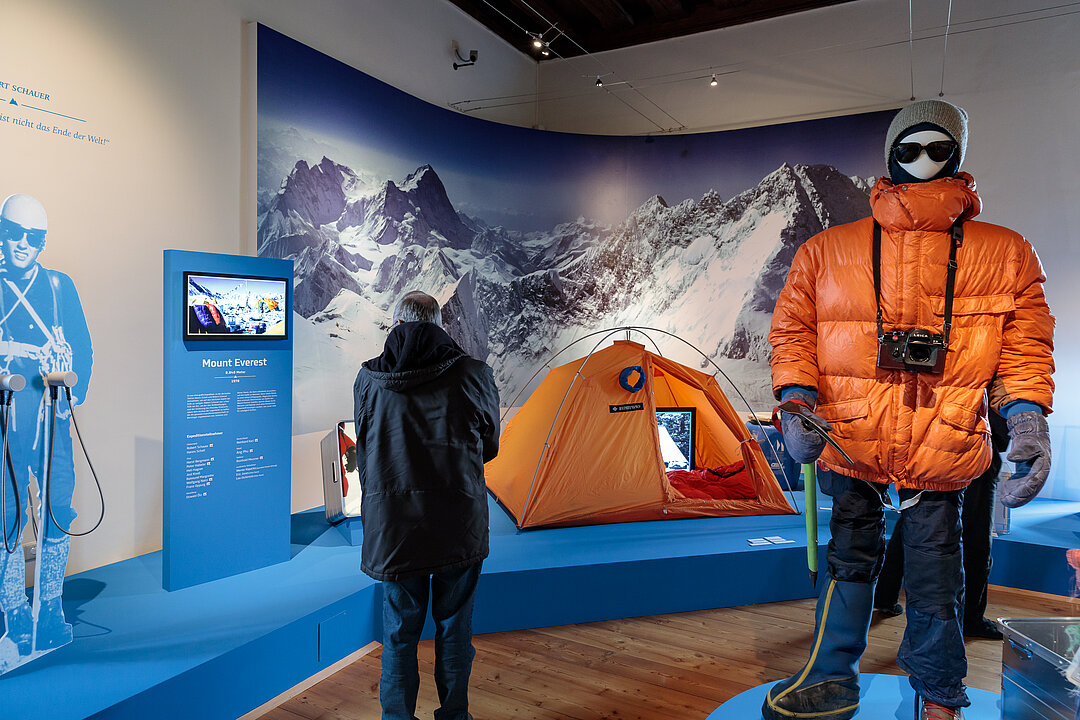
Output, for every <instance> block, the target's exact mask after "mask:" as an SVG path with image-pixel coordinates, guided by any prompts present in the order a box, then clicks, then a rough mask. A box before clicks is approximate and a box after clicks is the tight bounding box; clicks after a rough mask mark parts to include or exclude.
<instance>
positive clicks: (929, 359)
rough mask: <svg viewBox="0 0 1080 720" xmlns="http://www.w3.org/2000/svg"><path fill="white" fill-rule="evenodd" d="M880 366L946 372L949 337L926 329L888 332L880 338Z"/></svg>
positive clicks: (878, 359)
mask: <svg viewBox="0 0 1080 720" xmlns="http://www.w3.org/2000/svg"><path fill="white" fill-rule="evenodd" d="M877 366H878V367H879V368H883V369H885V370H907V371H908V372H925V373H940V372H943V371H944V370H945V337H944V336H943V335H934V334H933V333H931V332H930V331H929V330H924V329H923V328H915V329H913V330H886V331H885V332H884V333H883V334H882V335H881V337H879V338H878V354H877Z"/></svg>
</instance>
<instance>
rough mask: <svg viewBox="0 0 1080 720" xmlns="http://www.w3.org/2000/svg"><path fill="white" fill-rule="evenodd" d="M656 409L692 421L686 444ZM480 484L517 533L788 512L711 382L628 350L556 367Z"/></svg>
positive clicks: (622, 346)
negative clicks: (675, 439)
mask: <svg viewBox="0 0 1080 720" xmlns="http://www.w3.org/2000/svg"><path fill="white" fill-rule="evenodd" d="M658 408H660V409H661V411H662V412H661V416H668V417H674V418H675V419H676V420H680V415H682V416H685V415H690V416H692V418H693V420H692V425H691V426H690V427H692V429H693V430H692V442H689V441H688V439H687V438H684V437H679V438H678V440H679V441H680V442H673V439H672V437H671V435H672V434H674V435H676V436H678V435H680V433H681V430H680V429H679V428H675V427H673V428H672V430H671V433H669V432H668V430H667V428H665V427H664V426H663V425H662V424H660V423H658V419H657V409H658ZM686 411H692V412H686ZM665 436H667V437H665ZM661 438H663V440H664V450H662V448H661ZM680 444H681V445H682V452H681V453H680V452H679V451H677V450H673V449H672V447H673V445H674V446H679V445H680ZM687 448H689V449H690V452H689V454H690V456H691V457H689V458H685V459H686V463H685V464H686V465H688V466H689V467H687V468H684V469H674V468H677V467H679V466H680V465H681V464H682V463H680V462H679V458H680V457H685V455H686V454H687V452H686V450H687ZM665 450H666V452H665ZM672 455H674V456H675V459H674V460H673V459H672ZM665 456H667V458H668V464H667V465H666V466H665ZM485 477H486V480H487V486H488V489H489V490H490V491H491V492H492V494H494V495H495V497H496V499H498V501H499V503H500V504H501V505H502V506H503V507H504V508H505V509H506V510H507V511H509V513H510V514H511V515H513V516H514V519H515V521H516V522H517V526H518V527H519V528H529V527H555V526H566V525H593V524H600V523H611V522H631V521H637V520H660V519H668V518H685V517H699V516H711V517H717V516H729V515H775V514H785V513H794V512H795V511H794V510H793V509H792V507H791V505H789V504H788V502H787V500H786V499H785V498H784V495H783V491H782V490H781V488H780V485H779V483H777V481H776V478H775V477H774V475H773V473H772V471H771V470H770V469H769V464H768V462H767V461H766V460H765V456H764V455H763V454H762V452H761V448H760V446H759V445H758V443H757V442H756V441H755V440H754V439H753V437H752V436H751V435H750V433H749V431H747V429H746V426H745V425H744V424H743V422H742V420H741V419H740V418H739V416H738V415H737V414H736V412H735V410H734V408H733V407H732V406H731V403H730V402H728V400H727V398H726V397H725V396H724V394H723V392H722V391H721V390H720V387H719V385H717V383H716V380H715V379H714V378H712V377H711V376H709V375H706V374H705V373H702V372H700V371H698V370H694V369H693V368H689V367H686V366H685V365H681V364H679V363H677V362H675V361H673V360H669V359H667V358H665V357H663V356H662V355H657V354H654V353H652V352H649V351H648V350H646V349H645V346H644V345H641V344H638V343H634V342H629V341H616V342H615V343H614V344H612V345H611V346H610V347H607V348H605V349H603V350H599V351H597V352H594V353H593V354H592V355H590V356H589V357H588V358H587V359H586V360H581V359H578V360H574V361H573V362H569V363H567V364H565V365H561V366H559V367H556V368H553V369H552V370H551V371H550V372H549V373H548V375H547V377H545V378H544V381H543V382H542V383H541V384H540V386H539V387H537V389H536V390H535V391H533V393H532V395H531V396H530V397H529V399H528V400H527V401H526V402H525V404H524V405H522V407H521V409H520V410H519V411H518V412H517V414H516V415H514V417H513V418H512V419H511V420H510V422H509V424H507V426H506V429H505V430H504V431H503V433H502V437H501V439H500V441H499V455H498V457H496V458H495V459H494V460H492V461H491V462H489V463H488V464H487V465H486V466H485Z"/></svg>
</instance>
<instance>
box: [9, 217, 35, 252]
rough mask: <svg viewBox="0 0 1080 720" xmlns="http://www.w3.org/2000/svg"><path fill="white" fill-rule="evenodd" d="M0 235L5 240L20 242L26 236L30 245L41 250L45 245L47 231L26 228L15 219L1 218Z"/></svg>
mask: <svg viewBox="0 0 1080 720" xmlns="http://www.w3.org/2000/svg"><path fill="white" fill-rule="evenodd" d="M0 236H2V237H3V238H4V240H10V241H12V242H16V243H17V242H19V241H20V240H22V239H23V237H25V238H26V243H27V244H28V245H30V247H34V248H37V249H38V250H40V249H41V248H43V247H45V231H44V230H40V229H31V228H25V227H23V226H22V225H20V224H19V223H17V222H15V221H14V220H8V219H7V218H0Z"/></svg>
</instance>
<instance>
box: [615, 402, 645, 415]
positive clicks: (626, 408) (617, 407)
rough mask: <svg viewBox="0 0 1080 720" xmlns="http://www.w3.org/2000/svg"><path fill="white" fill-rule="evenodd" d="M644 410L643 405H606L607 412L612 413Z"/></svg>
mask: <svg viewBox="0 0 1080 720" xmlns="http://www.w3.org/2000/svg"><path fill="white" fill-rule="evenodd" d="M644 409H645V403H624V404H622V405H608V410H609V411H611V412H613V413H621V412H633V411H634V410H644Z"/></svg>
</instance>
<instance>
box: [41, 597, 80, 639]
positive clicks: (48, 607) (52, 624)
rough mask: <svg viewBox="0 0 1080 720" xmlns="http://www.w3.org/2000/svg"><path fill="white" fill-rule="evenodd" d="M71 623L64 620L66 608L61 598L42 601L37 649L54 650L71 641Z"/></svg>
mask: <svg viewBox="0 0 1080 720" xmlns="http://www.w3.org/2000/svg"><path fill="white" fill-rule="evenodd" d="M71 637H72V635H71V625H69V624H68V623H67V622H66V621H65V620H64V608H63V607H62V606H61V605H60V598H51V599H49V600H46V601H44V602H43V603H41V610H40V611H39V612H38V620H37V642H35V643H34V649H36V650H53V649H55V648H58V647H63V646H64V645H67V644H68V643H69V642H71Z"/></svg>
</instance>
